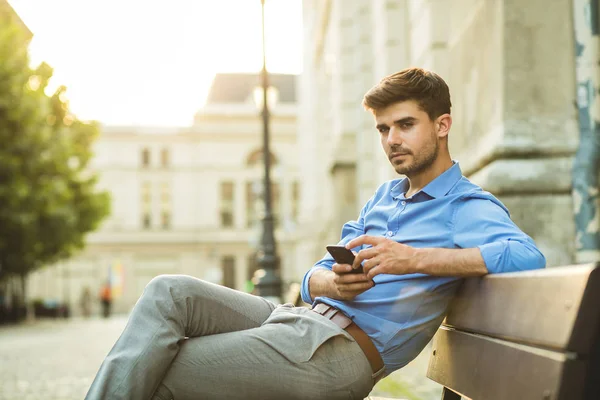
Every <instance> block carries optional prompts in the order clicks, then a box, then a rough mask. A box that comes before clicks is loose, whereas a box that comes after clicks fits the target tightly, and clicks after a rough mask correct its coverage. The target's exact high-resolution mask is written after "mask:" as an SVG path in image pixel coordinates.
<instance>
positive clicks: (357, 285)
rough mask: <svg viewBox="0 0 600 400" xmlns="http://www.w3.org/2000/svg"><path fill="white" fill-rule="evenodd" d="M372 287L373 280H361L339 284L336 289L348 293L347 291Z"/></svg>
mask: <svg viewBox="0 0 600 400" xmlns="http://www.w3.org/2000/svg"><path fill="white" fill-rule="evenodd" d="M372 287H373V281H363V282H356V283H350V284H347V285H339V286H338V290H339V291H340V292H344V293H348V292H360V291H365V290H367V289H370V288H372Z"/></svg>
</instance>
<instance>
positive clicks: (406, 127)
mask: <svg viewBox="0 0 600 400" xmlns="http://www.w3.org/2000/svg"><path fill="white" fill-rule="evenodd" d="M412 126H413V124H408V123H407V124H400V128H402V129H410V128H411V127H412Z"/></svg>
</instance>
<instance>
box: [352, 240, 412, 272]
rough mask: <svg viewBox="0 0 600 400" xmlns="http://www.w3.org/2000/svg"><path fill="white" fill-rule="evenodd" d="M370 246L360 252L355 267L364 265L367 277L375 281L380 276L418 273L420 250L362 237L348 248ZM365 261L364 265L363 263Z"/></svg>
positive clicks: (388, 241) (391, 241)
mask: <svg viewBox="0 0 600 400" xmlns="http://www.w3.org/2000/svg"><path fill="white" fill-rule="evenodd" d="M364 244H370V245H371V246H372V247H369V248H366V249H363V250H361V251H359V252H358V254H357V255H356V258H355V259H354V267H355V268H357V267H359V266H360V264H361V263H362V265H363V268H364V271H365V274H366V276H367V277H368V278H369V279H373V277H374V276H375V275H379V274H395V275H405V274H412V273H415V272H417V269H418V268H417V263H418V255H419V250H418V249H415V248H414V247H410V246H407V245H405V244H402V243H398V242H395V241H393V240H391V239H386V238H384V237H376V236H368V235H361V236H359V237H357V238H356V239H353V240H351V241H350V242H348V244H346V248H348V249H352V248H354V247H358V246H362V245H364ZM363 261H364V263H363Z"/></svg>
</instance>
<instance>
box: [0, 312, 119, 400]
mask: <svg viewBox="0 0 600 400" xmlns="http://www.w3.org/2000/svg"><path fill="white" fill-rule="evenodd" d="M125 323H126V317H125V316H115V317H111V318H109V319H106V320H105V319H100V318H90V319H87V320H86V319H77V318H73V319H70V320H40V321H36V322H31V323H24V324H21V325H15V326H10V325H9V326H0V400H33V399H39V400H42V399H43V400H82V399H83V398H84V397H85V394H86V393H87V390H88V388H89V386H90V385H91V383H92V380H93V378H94V376H95V374H96V371H97V370H98V368H99V367H100V364H101V363H102V360H103V359H104V357H105V356H106V354H107V353H108V352H109V350H110V349H111V347H112V345H113V343H114V342H115V340H116V339H117V338H118V337H119V334H120V333H121V331H122V330H123V328H124V326H125Z"/></svg>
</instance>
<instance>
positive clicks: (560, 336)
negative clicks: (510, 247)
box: [444, 264, 600, 355]
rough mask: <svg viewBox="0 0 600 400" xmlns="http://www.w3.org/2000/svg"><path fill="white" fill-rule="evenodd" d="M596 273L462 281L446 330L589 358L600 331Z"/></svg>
mask: <svg viewBox="0 0 600 400" xmlns="http://www.w3.org/2000/svg"><path fill="white" fill-rule="evenodd" d="M598 304H600V268H596V265H595V264H586V265H578V266H568V267H559V268H548V269H543V270H536V271H527V272H518V273H507V274H498V275H488V276H485V277H483V278H471V279H467V280H466V281H465V283H464V284H463V285H462V286H461V288H460V290H459V292H458V294H457V296H456V298H455V300H454V301H453V304H452V306H451V307H450V311H449V313H448V316H447V317H446V320H445V321H444V324H445V325H449V326H453V327H456V328H457V329H460V330H466V331H469V332H477V333H482V334H486V335H489V336H493V337H498V338H503V339H507V340H512V341H516V342H520V343H526V344H533V345H536V346H541V347H546V348H550V349H559V350H564V351H572V352H576V353H578V354H580V355H581V354H583V355H585V354H588V353H589V351H590V349H591V347H592V344H593V341H594V339H595V336H596V335H597V333H598V331H599V329H600V307H598Z"/></svg>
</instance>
